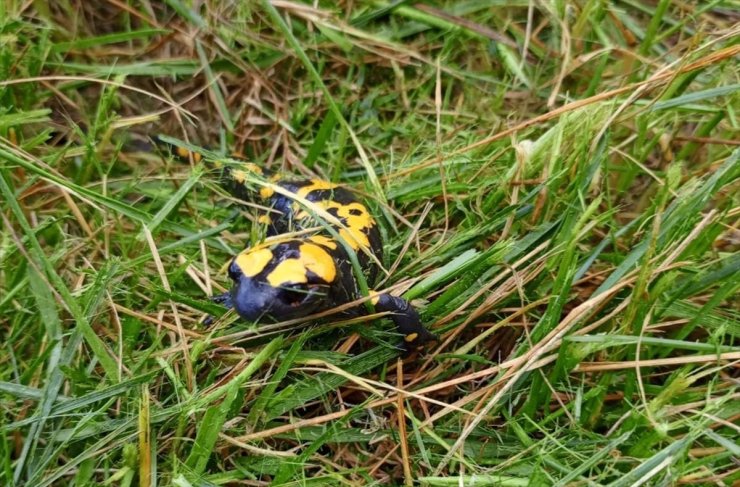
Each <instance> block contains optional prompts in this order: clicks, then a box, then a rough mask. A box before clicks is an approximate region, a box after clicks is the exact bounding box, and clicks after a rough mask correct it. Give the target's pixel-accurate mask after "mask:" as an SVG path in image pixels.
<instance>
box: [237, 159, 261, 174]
mask: <svg viewBox="0 0 740 487" xmlns="http://www.w3.org/2000/svg"><path fill="white" fill-rule="evenodd" d="M242 167H243V168H244V170H245V171H247V172H253V173H255V174H259V175H262V174H263V172H262V168H261V167H259V166H258V165H257V164H254V163H253V162H245V163H244V164H242Z"/></svg>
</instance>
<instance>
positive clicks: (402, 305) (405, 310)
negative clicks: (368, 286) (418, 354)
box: [372, 294, 437, 352]
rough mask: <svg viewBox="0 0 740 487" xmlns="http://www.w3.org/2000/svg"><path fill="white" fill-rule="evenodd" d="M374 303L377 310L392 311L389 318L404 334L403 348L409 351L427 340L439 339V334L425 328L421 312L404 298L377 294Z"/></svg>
mask: <svg viewBox="0 0 740 487" xmlns="http://www.w3.org/2000/svg"><path fill="white" fill-rule="evenodd" d="M372 303H373V305H374V306H375V310H376V311H381V312H382V311H387V312H389V313H391V314H390V315H389V318H390V319H391V320H392V321H393V323H395V325H396V328H397V329H398V332H399V333H400V334H401V335H403V341H402V342H401V348H402V349H404V350H405V351H407V352H409V351H411V350H415V349H417V348H419V347H420V346H422V345H423V344H425V343H427V342H432V341H437V336H436V335H434V334H433V333H431V332H430V331H429V330H427V329H426V328H424V326H423V325H422V324H421V319H420V318H419V313H417V312H416V310H415V309H414V308H413V307H412V306H411V304H409V302H408V301H406V300H405V299H403V298H399V297H396V296H391V295H390V294H376V295H375V296H373V299H372Z"/></svg>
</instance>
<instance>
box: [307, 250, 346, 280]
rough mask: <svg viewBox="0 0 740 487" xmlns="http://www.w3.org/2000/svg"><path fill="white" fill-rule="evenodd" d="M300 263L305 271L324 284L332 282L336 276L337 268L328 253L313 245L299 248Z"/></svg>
mask: <svg viewBox="0 0 740 487" xmlns="http://www.w3.org/2000/svg"><path fill="white" fill-rule="evenodd" d="M299 250H300V252H301V254H300V261H301V262H303V264H304V265H305V266H306V269H307V270H309V271H311V272H313V273H314V274H316V275H317V276H319V277H320V278H321V279H323V280H324V281H326V282H333V281H334V278H335V277H336V276H337V267H336V265H334V259H332V258H331V255H329V252H327V251H326V250H324V249H323V248H321V247H319V246H318V245H314V244H309V243H307V244H302V245H301V246H300V249H299Z"/></svg>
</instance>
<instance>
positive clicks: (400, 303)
mask: <svg viewBox="0 0 740 487" xmlns="http://www.w3.org/2000/svg"><path fill="white" fill-rule="evenodd" d="M176 150H177V154H178V155H179V156H180V157H183V156H188V157H193V156H195V157H194V160H195V161H196V162H197V161H199V160H200V159H201V156H200V155H199V154H192V155H191V154H190V153H188V152H187V151H186V150H184V149H182V148H177V149H176ZM251 176H257V177H259V178H264V180H266V181H269V182H270V183H272V185H268V186H262V187H257V186H255V185H253V184H249V181H248V180H249V179H250V177H251ZM223 180H224V183H225V185H226V187H227V189H228V190H229V191H230V192H231V193H232V194H233V195H234V196H235V197H237V198H238V199H240V200H243V201H246V202H255V203H259V204H261V205H262V206H265V207H269V208H271V210H272V211H270V212H269V213H267V214H264V215H262V216H261V217H260V221H261V222H263V223H265V224H266V225H267V231H266V235H267V238H266V239H265V241H264V242H263V243H260V244H258V245H255V246H253V247H248V248H246V249H244V250H243V251H241V252H240V253H239V254H237V255H236V256H235V257H234V258H233V259H232V260H231V263H230V264H229V267H228V273H229V277H230V278H231V280H232V281H233V285H232V287H231V290H230V291H228V292H226V293H224V294H221V295H218V296H215V297H214V298H213V299H214V301H216V302H219V303H221V304H223V305H224V306H226V307H227V308H234V309H235V310H236V312H237V313H238V314H239V316H240V317H242V318H243V319H245V320H247V321H251V322H259V321H262V320H263V319H265V318H268V319H272V320H276V321H283V320H289V319H293V318H298V317H301V316H307V315H310V314H314V313H320V312H323V311H327V310H329V309H332V308H334V307H336V306H339V305H342V304H345V303H348V302H351V301H354V300H356V299H358V298H360V297H362V294H361V291H360V287H359V285H358V283H357V280H356V278H355V275H354V273H353V267H352V264H351V260H350V258H349V255H348V250H347V248H346V247H345V245H346V246H347V247H349V248H351V249H352V251H354V252H355V255H356V256H357V259H358V261H359V264H360V267H361V268H362V270H363V273H364V275H365V278H366V279H367V281H368V282H373V281H374V280H375V277H376V275H377V273H378V265H377V263H378V262H380V261H381V260H382V257H383V255H382V254H383V242H382V240H381V237H380V232H379V230H378V225H377V222H376V221H375V219H374V218H373V216H372V215H371V214H370V212H369V211H368V208H367V206H365V205H364V204H363V203H361V202H360V201H358V200H357V198H356V197H355V195H354V193H352V192H351V191H350V190H348V189H346V188H343V187H341V186H338V185H336V184H333V183H330V182H327V181H323V180H320V179H290V178H284V177H281V176H280V175H277V174H271V173H269V172H268V171H266V170H263V169H262V168H261V167H259V166H257V165H255V164H252V163H249V162H240V163H239V164H238V165H224V170H223ZM252 180H253V178H252ZM275 188H280V189H281V190H282V191H280V190H278V191H276V189H275ZM283 193H284V194H283ZM299 200H306V201H309V202H311V203H313V205H309V208H313V209H314V210H315V209H316V208H318V209H319V210H323V211H325V212H326V213H328V214H329V215H331V216H332V217H333V222H332V221H329V219H326V221H327V222H328V223H329V225H330V226H331V228H333V229H334V232H329V231H328V230H326V228H324V227H322V226H321V225H320V224H319V222H318V220H317V219H316V218H314V216H313V215H311V214H310V212H309V211H307V209H306V208H305V207H304V206H302V205H301V204H300V203H299V202H298V201H299ZM337 221H338V222H340V223H341V225H338V224H337ZM332 233H333V235H332ZM340 239H341V240H342V241H343V242H342V241H340ZM370 295H371V296H372V297H371V302H372V304H373V306H374V308H375V310H376V311H379V312H389V313H390V314H389V318H390V319H391V320H392V321H393V322H394V324H395V325H396V327H397V329H398V332H399V333H400V334H401V335H402V337H403V339H402V341H401V347H402V348H403V349H404V350H412V349H415V348H418V347H419V346H420V345H422V344H424V343H425V342H428V341H432V340H436V337H435V336H434V335H433V334H432V333H430V332H429V331H428V330H427V329H426V328H424V326H423V325H422V324H421V321H420V319H419V315H418V313H417V312H416V310H415V309H414V308H413V307H412V306H411V305H410V304H409V302H408V301H406V300H404V299H402V298H399V297H396V296H392V295H390V294H385V293H375V292H372V291H371V292H370ZM364 311H365V308H364V306H357V307H354V308H352V310H350V311H349V313H350V314H360V313H363V312H364Z"/></svg>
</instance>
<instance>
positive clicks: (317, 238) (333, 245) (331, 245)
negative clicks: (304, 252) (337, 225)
mask: <svg viewBox="0 0 740 487" xmlns="http://www.w3.org/2000/svg"><path fill="white" fill-rule="evenodd" d="M308 239H309V240H310V241H311V242H313V243H315V244H319V245H321V246H322V247H326V248H327V249H332V250H336V249H337V242H336V241H334V239H331V238H329V237H326V236H324V235H314V236H312V237H309V238H308Z"/></svg>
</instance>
